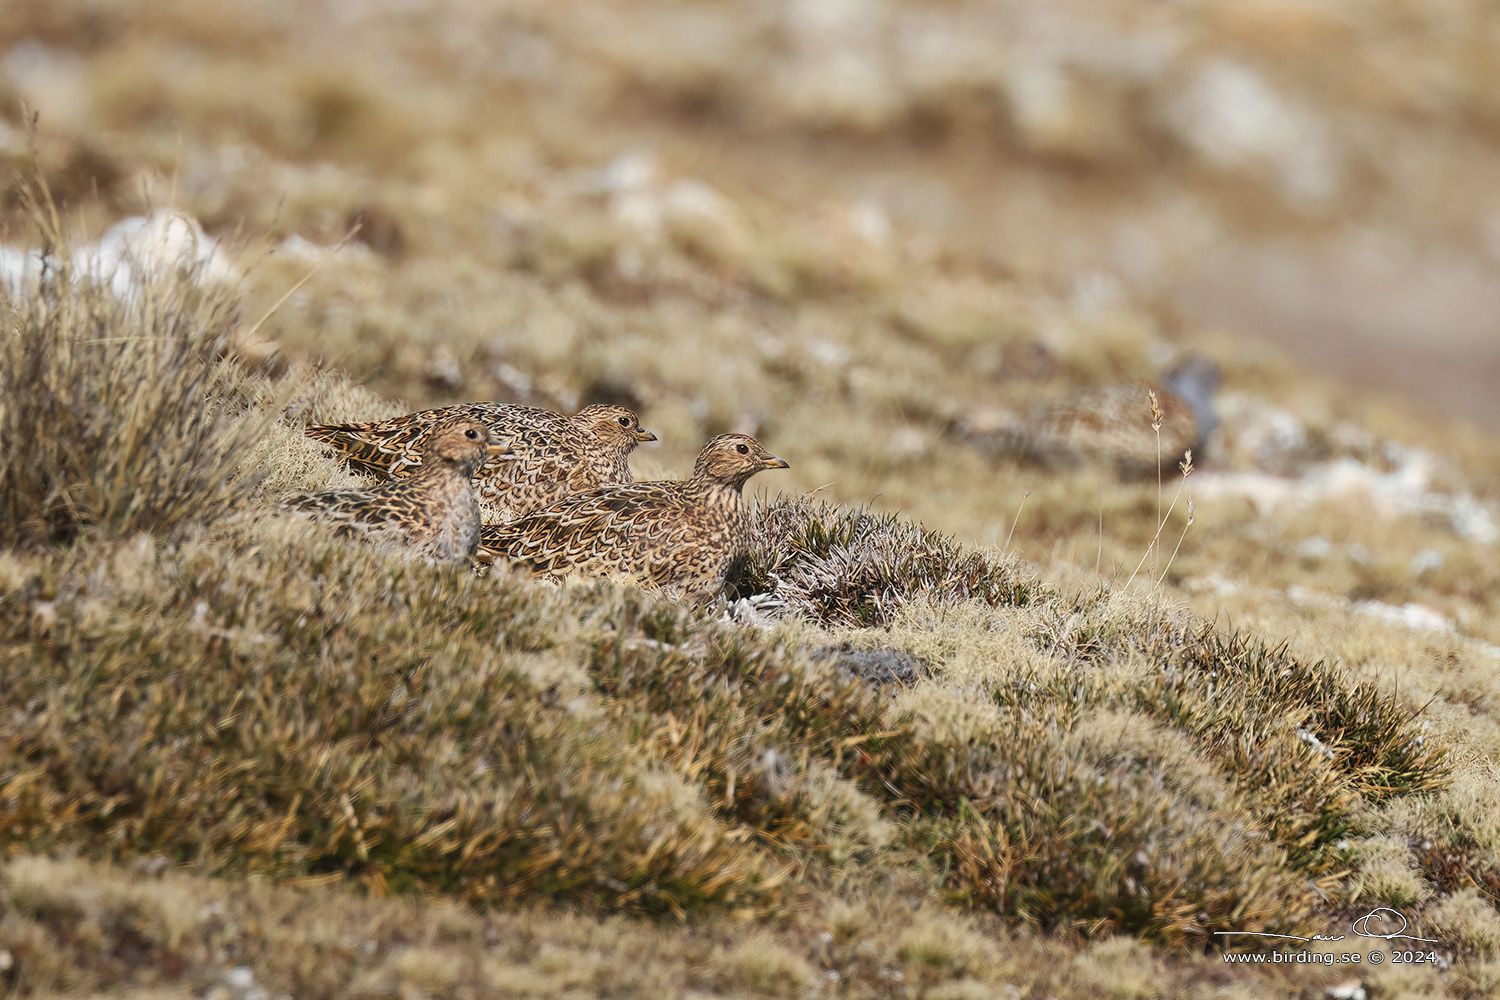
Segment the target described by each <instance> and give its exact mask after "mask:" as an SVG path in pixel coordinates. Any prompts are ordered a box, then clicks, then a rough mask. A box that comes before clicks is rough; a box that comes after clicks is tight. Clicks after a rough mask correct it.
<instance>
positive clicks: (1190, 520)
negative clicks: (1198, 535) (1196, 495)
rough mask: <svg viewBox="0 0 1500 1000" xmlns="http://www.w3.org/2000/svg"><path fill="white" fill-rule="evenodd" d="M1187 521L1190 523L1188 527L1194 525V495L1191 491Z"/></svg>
mask: <svg viewBox="0 0 1500 1000" xmlns="http://www.w3.org/2000/svg"><path fill="white" fill-rule="evenodd" d="M1187 523H1188V527H1192V524H1193V495H1192V494H1191V493H1189V494H1188V522H1187Z"/></svg>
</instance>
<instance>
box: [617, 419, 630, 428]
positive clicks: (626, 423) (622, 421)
mask: <svg viewBox="0 0 1500 1000" xmlns="http://www.w3.org/2000/svg"><path fill="white" fill-rule="evenodd" d="M617 419H618V420H619V421H620V426H621V427H629V426H630V418H629V417H618V418H617Z"/></svg>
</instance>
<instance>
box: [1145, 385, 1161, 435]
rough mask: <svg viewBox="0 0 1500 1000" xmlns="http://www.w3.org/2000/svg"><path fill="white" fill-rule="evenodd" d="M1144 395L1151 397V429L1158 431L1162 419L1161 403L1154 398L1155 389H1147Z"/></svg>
mask: <svg viewBox="0 0 1500 1000" xmlns="http://www.w3.org/2000/svg"><path fill="white" fill-rule="evenodd" d="M1146 394H1147V395H1148V396H1150V397H1151V429H1152V430H1154V431H1159V430H1161V419H1162V412H1161V401H1160V400H1158V399H1157V398H1156V390H1155V389H1147V390H1146Z"/></svg>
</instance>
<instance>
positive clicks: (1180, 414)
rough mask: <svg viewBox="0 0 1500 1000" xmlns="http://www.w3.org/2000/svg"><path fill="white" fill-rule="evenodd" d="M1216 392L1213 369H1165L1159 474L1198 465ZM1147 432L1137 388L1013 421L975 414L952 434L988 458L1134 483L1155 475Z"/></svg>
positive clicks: (1147, 417) (1142, 391) (1048, 407)
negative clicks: (1186, 463)
mask: <svg viewBox="0 0 1500 1000" xmlns="http://www.w3.org/2000/svg"><path fill="white" fill-rule="evenodd" d="M1218 385H1219V371H1218V368H1217V367H1216V366H1215V365H1214V364H1213V363H1212V362H1210V361H1207V360H1205V359H1201V358H1198V359H1192V360H1189V361H1187V362H1184V363H1183V364H1181V365H1179V366H1178V367H1177V368H1175V369H1173V370H1172V371H1171V372H1169V373H1168V374H1167V376H1166V377H1165V378H1164V379H1163V382H1162V385H1161V386H1160V387H1159V388H1157V389H1156V390H1155V391H1156V398H1157V402H1158V405H1159V407H1160V409H1161V440H1160V454H1161V465H1162V467H1163V468H1166V469H1171V468H1173V467H1174V466H1176V465H1177V463H1178V462H1180V461H1182V456H1183V452H1185V451H1186V450H1188V449H1189V448H1191V449H1193V453H1194V455H1195V458H1196V459H1197V460H1199V461H1201V460H1202V458H1203V449H1204V446H1205V444H1206V443H1207V441H1208V438H1209V436H1210V435H1211V434H1212V433H1213V431H1214V429H1215V427H1216V426H1217V424H1218V420H1217V417H1216V416H1215V415H1214V410H1213V395H1214V392H1215V390H1217V388H1218ZM1151 425H1152V415H1151V396H1150V390H1148V388H1147V387H1146V386H1143V385H1142V386H1108V387H1103V388H1094V389H1085V390H1082V391H1080V392H1077V393H1074V394H1073V395H1071V396H1068V397H1066V398H1064V399H1059V400H1055V401H1052V402H1049V403H1043V404H1040V405H1037V406H1034V407H1032V408H1030V409H1029V410H1027V411H1026V412H1025V413H1024V414H1019V415H1018V414H1014V413H1010V412H1007V411H1004V410H992V411H989V412H984V411H979V412H975V413H971V414H969V415H967V416H966V417H965V418H964V419H963V420H961V421H959V423H958V425H957V427H956V428H955V430H956V432H957V434H958V436H959V437H960V438H961V439H963V440H965V441H967V442H968V443H970V444H972V445H974V446H975V447H977V448H979V449H980V450H981V451H986V452H989V453H991V454H995V455H1008V456H1010V457H1012V458H1017V459H1021V460H1023V461H1029V462H1034V463H1036V464H1038V465H1044V466H1068V465H1083V464H1099V465H1108V466H1113V467H1114V468H1115V469H1116V470H1117V471H1118V472H1119V473H1120V474H1121V475H1125V476H1136V475H1145V474H1151V475H1154V474H1155V472H1156V469H1157V432H1156V430H1155V429H1153V427H1152V426H1151Z"/></svg>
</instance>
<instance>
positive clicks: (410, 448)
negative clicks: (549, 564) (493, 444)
mask: <svg viewBox="0 0 1500 1000" xmlns="http://www.w3.org/2000/svg"><path fill="white" fill-rule="evenodd" d="M457 418H467V419H470V420H477V421H479V422H481V423H484V424H486V425H488V426H489V428H490V429H491V430H492V431H493V432H494V434H495V436H496V437H497V438H500V439H503V440H505V441H508V442H509V443H510V456H511V457H510V458H509V459H508V460H507V461H494V462H489V463H487V464H485V465H484V466H482V467H481V468H480V469H479V470H478V471H477V472H476V473H475V488H476V490H477V491H478V494H479V500H480V502H481V503H483V504H484V505H485V506H486V507H487V508H489V512H490V514H491V517H492V519H493V520H496V521H499V522H500V523H505V522H508V521H513V520H515V519H516V518H518V517H520V516H521V515H522V514H525V513H526V512H527V511H529V510H531V509H532V508H535V507H539V506H543V505H545V504H549V503H551V502H552V501H554V500H558V499H561V498H562V497H564V496H567V495H568V494H569V493H575V492H577V491H579V490H588V489H593V488H594V487H596V486H608V485H611V484H614V483H628V482H630V481H631V475H630V453H631V452H633V451H635V449H636V446H637V445H639V444H640V443H641V442H642V441H655V440H656V435H655V434H653V433H651V432H650V431H647V430H642V429H641V423H640V420H639V419H638V418H637V417H636V415H635V414H634V413H633V412H631V411H630V410H627V409H626V408H625V407H623V406H603V405H598V406H586V407H584V408H583V409H582V410H579V411H578V412H577V413H575V414H573V415H572V416H571V417H567V416H564V415H562V414H561V413H554V412H552V411H551V410H543V409H540V408H538V407H535V406H519V405H516V404H514V403H460V404H457V405H454V406H442V407H438V408H437V409H433V410H422V411H420V412H417V413H408V414H406V415H404V416H400V417H391V418H390V419H388V420H375V421H371V422H369V423H362V424H315V425H313V426H311V427H308V428H307V436H308V437H311V438H314V439H315V440H318V441H321V442H323V443H324V444H325V445H327V446H328V447H329V449H330V450H331V451H332V452H333V453H334V454H335V455H336V456H337V457H339V458H342V459H343V460H344V461H345V462H347V463H348V464H349V466H350V467H351V468H353V469H355V470H356V471H359V472H374V473H380V474H383V475H389V476H396V477H399V476H405V475H409V474H411V472H412V470H413V469H416V468H417V467H419V466H420V465H421V464H422V457H421V450H420V449H421V446H422V441H423V440H424V439H425V438H426V436H427V435H428V434H429V433H431V431H432V429H433V428H434V427H436V426H439V425H440V424H442V423H444V422H446V421H450V420H454V419H457Z"/></svg>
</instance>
